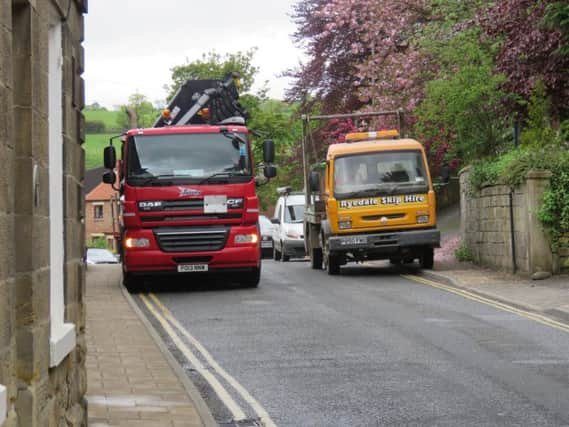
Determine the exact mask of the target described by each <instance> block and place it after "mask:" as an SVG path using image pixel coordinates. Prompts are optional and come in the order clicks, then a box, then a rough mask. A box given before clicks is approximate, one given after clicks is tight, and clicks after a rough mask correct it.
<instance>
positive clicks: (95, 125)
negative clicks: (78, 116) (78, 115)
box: [85, 120, 107, 133]
mask: <svg viewBox="0 0 569 427" xmlns="http://www.w3.org/2000/svg"><path fill="white" fill-rule="evenodd" d="M106 130H107V129H106V127H105V123H104V122H102V121H100V120H85V133H105V131H106Z"/></svg>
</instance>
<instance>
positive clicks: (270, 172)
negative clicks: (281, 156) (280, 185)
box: [263, 165, 277, 179]
mask: <svg viewBox="0 0 569 427" xmlns="http://www.w3.org/2000/svg"><path fill="white" fill-rule="evenodd" d="M263 173H264V175H265V177H266V178H269V179H270V178H274V177H275V176H277V168H276V167H275V166H272V165H266V166H265V168H264V170H263Z"/></svg>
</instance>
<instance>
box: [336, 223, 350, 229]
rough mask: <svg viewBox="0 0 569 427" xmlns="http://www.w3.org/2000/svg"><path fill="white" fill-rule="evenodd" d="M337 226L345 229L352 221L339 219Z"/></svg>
mask: <svg viewBox="0 0 569 427" xmlns="http://www.w3.org/2000/svg"><path fill="white" fill-rule="evenodd" d="M338 227H339V228H340V230H346V229H348V228H352V221H340V222H338Z"/></svg>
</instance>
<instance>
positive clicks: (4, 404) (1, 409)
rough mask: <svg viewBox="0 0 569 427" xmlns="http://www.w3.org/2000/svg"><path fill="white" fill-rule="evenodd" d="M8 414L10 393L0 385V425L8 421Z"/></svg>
mask: <svg viewBox="0 0 569 427" xmlns="http://www.w3.org/2000/svg"><path fill="white" fill-rule="evenodd" d="M7 413H8V393H7V392H6V387H4V386H3V385H2V384H0V425H2V423H3V422H4V421H6V414H7Z"/></svg>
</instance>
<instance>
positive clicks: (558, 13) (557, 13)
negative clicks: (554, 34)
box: [542, 1, 569, 56]
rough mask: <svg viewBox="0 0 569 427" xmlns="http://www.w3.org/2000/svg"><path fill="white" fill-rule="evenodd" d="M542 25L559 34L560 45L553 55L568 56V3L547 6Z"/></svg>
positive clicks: (561, 2)
mask: <svg viewBox="0 0 569 427" xmlns="http://www.w3.org/2000/svg"><path fill="white" fill-rule="evenodd" d="M542 24H543V26H544V27H545V28H548V29H550V30H556V31H559V32H560V34H561V43H560V45H559V47H558V48H557V50H556V51H555V53H557V54H559V55H565V56H567V55H569V3H567V2H566V1H557V2H555V3H550V4H548V5H547V7H546V8H545V15H544V17H543V21H542Z"/></svg>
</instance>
